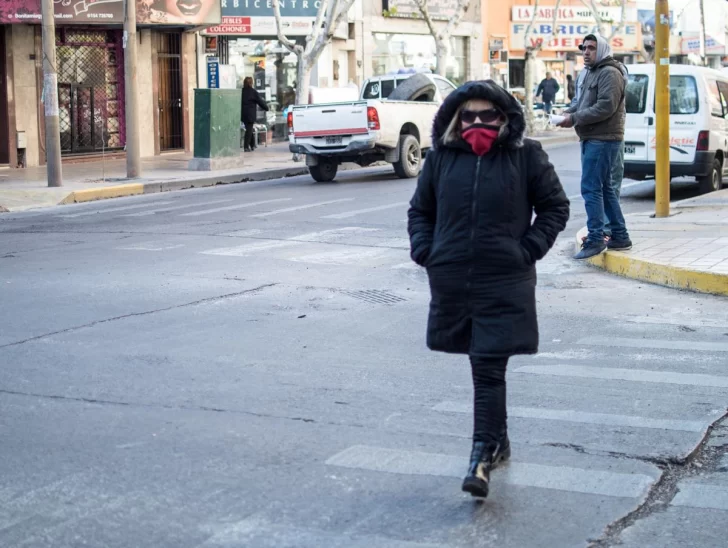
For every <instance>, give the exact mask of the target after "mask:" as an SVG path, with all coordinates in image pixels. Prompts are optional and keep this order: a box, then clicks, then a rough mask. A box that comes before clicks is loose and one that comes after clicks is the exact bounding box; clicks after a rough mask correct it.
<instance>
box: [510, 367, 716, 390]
mask: <svg viewBox="0 0 728 548" xmlns="http://www.w3.org/2000/svg"><path fill="white" fill-rule="evenodd" d="M515 372H516V373H531V374H534V375H551V376H555V377H578V378H582V379H606V380H616V381H634V382H651V383H658V384H677V385H682V386H707V387H710V388H728V377H722V376H718V375H704V374H700V373H671V372H669V371H649V370H646V369H618V368H606V367H591V366H587V365H526V366H523V367H519V368H518V369H516V370H515Z"/></svg>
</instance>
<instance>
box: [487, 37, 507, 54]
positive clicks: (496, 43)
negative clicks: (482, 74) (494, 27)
mask: <svg viewBox="0 0 728 548" xmlns="http://www.w3.org/2000/svg"><path fill="white" fill-rule="evenodd" d="M488 49H489V50H490V51H501V50H502V49H503V39H502V38H495V39H493V40H489V41H488Z"/></svg>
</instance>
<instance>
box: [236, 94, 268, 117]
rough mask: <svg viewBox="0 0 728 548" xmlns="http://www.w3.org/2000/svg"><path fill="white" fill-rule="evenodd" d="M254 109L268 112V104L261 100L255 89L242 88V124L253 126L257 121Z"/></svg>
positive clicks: (256, 112)
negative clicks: (258, 108)
mask: <svg viewBox="0 0 728 548" xmlns="http://www.w3.org/2000/svg"><path fill="white" fill-rule="evenodd" d="M256 107H260V108H261V109H263V110H265V111H268V103H266V102H265V101H264V100H263V98H262V97H261V96H260V93H258V90H257V89H255V88H243V93H242V104H241V108H240V121H241V122H243V123H244V124H254V123H255V121H256V120H257V119H258V111H257V109H256Z"/></svg>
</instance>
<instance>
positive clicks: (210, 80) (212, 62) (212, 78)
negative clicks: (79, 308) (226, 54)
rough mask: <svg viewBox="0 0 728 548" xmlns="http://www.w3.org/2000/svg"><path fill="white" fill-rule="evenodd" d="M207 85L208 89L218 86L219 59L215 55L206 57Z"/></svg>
mask: <svg viewBox="0 0 728 548" xmlns="http://www.w3.org/2000/svg"><path fill="white" fill-rule="evenodd" d="M207 87H208V88H209V89H216V88H219V87H220V59H219V58H217V57H208V58H207Z"/></svg>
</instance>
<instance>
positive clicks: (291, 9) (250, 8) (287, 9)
mask: <svg viewBox="0 0 728 548" xmlns="http://www.w3.org/2000/svg"><path fill="white" fill-rule="evenodd" d="M280 5H281V16H283V17H316V14H317V13H318V9H319V6H321V0H280ZM221 6H222V15H223V17H226V16H227V17H273V16H274V15H273V2H272V0H221Z"/></svg>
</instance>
